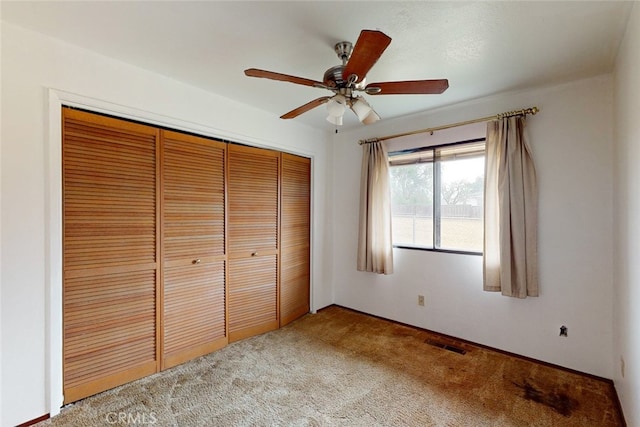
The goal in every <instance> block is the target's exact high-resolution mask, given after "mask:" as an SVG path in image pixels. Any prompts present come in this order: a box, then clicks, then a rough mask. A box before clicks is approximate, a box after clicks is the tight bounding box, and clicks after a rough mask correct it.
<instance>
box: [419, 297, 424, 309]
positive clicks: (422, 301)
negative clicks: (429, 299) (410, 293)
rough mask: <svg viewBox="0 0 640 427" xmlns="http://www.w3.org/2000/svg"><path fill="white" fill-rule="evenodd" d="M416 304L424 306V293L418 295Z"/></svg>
mask: <svg viewBox="0 0 640 427" xmlns="http://www.w3.org/2000/svg"><path fill="white" fill-rule="evenodd" d="M418 305H420V306H422V307H424V295H418Z"/></svg>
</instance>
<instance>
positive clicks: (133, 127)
mask: <svg viewBox="0 0 640 427" xmlns="http://www.w3.org/2000/svg"><path fill="white" fill-rule="evenodd" d="M62 117H63V124H62V126H63V156H62V159H63V221H64V232H63V258H64V265H63V269H64V284H63V292H64V294H63V326H64V339H63V353H64V356H63V359H64V366H63V371H64V402H65V403H69V402H73V401H76V400H78V399H81V398H83V397H86V396H90V395H92V394H95V393H98V392H100V391H103V390H107V389H109V388H112V387H115V386H117V385H120V384H124V383H126V382H129V381H133V380H135V379H138V378H141V377H144V376H146V375H149V374H152V373H154V372H156V371H157V370H158V368H159V363H158V350H159V348H158V342H157V341H156V330H157V326H158V324H159V318H158V306H157V304H158V301H159V300H158V298H157V294H158V289H159V286H158V283H157V276H158V274H157V273H158V271H157V268H158V259H157V253H158V239H157V236H158V233H159V228H158V225H159V221H158V217H157V215H158V212H157V210H156V194H157V188H156V186H157V184H158V178H157V169H156V164H157V161H156V144H157V138H158V133H159V132H158V131H157V130H156V129H154V128H151V127H148V126H143V125H139V124H134V123H129V122H126V121H123V120H116V119H112V118H106V117H103V116H99V115H95V114H90V113H85V112H80V111H74V110H71V109H68V108H64V109H63V116H62Z"/></svg>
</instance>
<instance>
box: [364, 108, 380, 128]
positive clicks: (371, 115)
mask: <svg viewBox="0 0 640 427" xmlns="http://www.w3.org/2000/svg"><path fill="white" fill-rule="evenodd" d="M378 120H380V116H379V115H378V113H376V112H375V111H373V110H371V112H370V113H369V114H367V117H365V118H364V119H362V120H360V121H361V122H362V124H365V125H370V124H371V123H375V122H377V121H378Z"/></svg>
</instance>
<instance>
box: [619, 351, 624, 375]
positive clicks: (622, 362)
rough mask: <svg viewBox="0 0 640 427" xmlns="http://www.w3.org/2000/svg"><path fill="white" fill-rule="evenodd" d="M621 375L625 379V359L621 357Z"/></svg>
mask: <svg viewBox="0 0 640 427" xmlns="http://www.w3.org/2000/svg"><path fill="white" fill-rule="evenodd" d="M620 375H622V378H624V357H622V356H620Z"/></svg>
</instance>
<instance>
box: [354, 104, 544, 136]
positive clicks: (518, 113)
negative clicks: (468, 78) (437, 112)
mask: <svg viewBox="0 0 640 427" xmlns="http://www.w3.org/2000/svg"><path fill="white" fill-rule="evenodd" d="M538 111H540V109H539V108H538V107H531V108H524V109H522V110H514V111H507V112H505V113H500V114H495V115H493V116H488V117H482V118H480V119H473V120H467V121H466V122H458V123H451V124H449V125H442V126H436V127H433V128H427V129H420V130H414V131H411V132H405V133H397V134H395V135H387V136H382V137H379V138H370V139H361V140H360V141H359V142H358V144H360V145H362V144H369V143H371V142H379V141H385V140H387V139H393V138H400V137H401V136H409V135H416V134H419V133H426V132H429V133H430V134H432V135H433V132H435V131H437V130H444V129H449V128H455V127H458V126H464V125H470V124H472V123H481V122H488V121H490V120H500V119H503V118H505V117H513V116H526V115H527V114H531V115H535V114H536V113H538Z"/></svg>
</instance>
